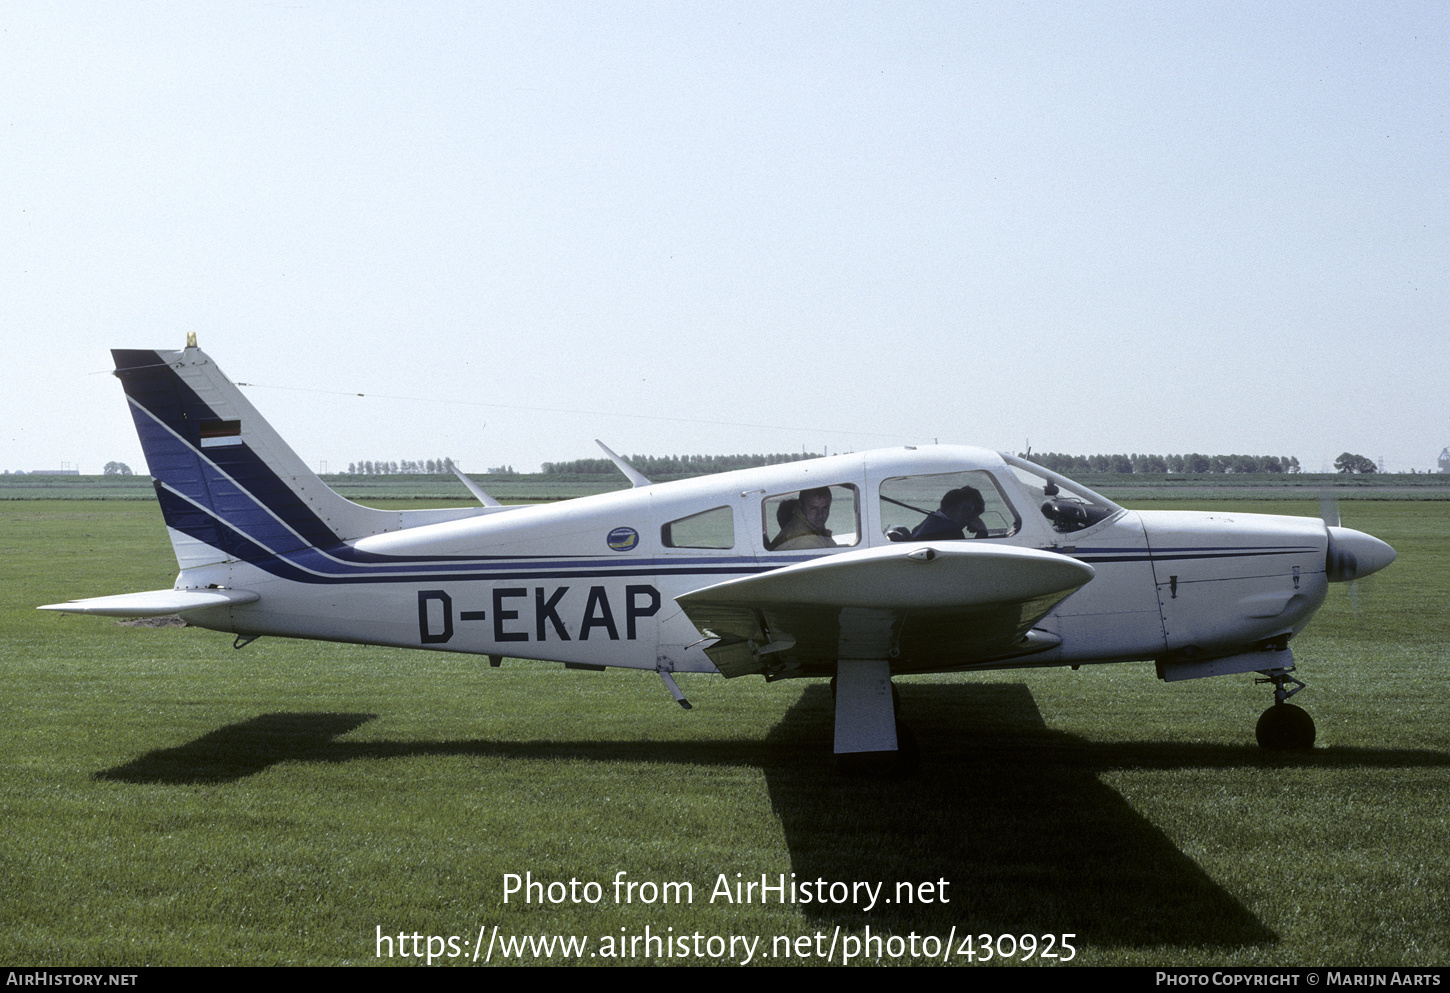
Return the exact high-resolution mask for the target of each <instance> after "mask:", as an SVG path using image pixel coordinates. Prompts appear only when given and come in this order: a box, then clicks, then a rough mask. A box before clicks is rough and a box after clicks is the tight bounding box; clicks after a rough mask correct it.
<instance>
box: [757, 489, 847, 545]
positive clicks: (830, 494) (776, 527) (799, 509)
mask: <svg viewBox="0 0 1450 993" xmlns="http://www.w3.org/2000/svg"><path fill="white" fill-rule="evenodd" d="M760 513H761V524H762V528H761V533H762V539H763V540H764V542H765V550H766V551H768V552H800V551H811V550H814V549H819V548H847V547H850V546H851V545H855V544H857V543H858V542H860V540H861V500H860V494H859V493H858V492H857V490H856V487H854V486H849V485H845V484H842V485H838V486H817V487H812V488H810V489H805V490H796V491H794V492H792V493H777V494H775V495H774V496H768V497H766V498H765V499H764V500H762V501H761V504H760Z"/></svg>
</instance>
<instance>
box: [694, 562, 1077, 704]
mask: <svg viewBox="0 0 1450 993" xmlns="http://www.w3.org/2000/svg"><path fill="white" fill-rule="evenodd" d="M1092 578H1093V569H1092V566H1090V565H1087V564H1086V563H1083V562H1079V561H1077V560H1076V559H1073V558H1069V557H1068V556H1066V555H1060V554H1057V553H1054V552H1044V551H1040V550H1038V549H1033V548H1011V547H1005V546H999V545H986V544H979V543H976V542H940V543H930V544H905V545H898V546H893V547H888V548H870V549H863V550H862V551H858V552H842V553H839V554H836V555H825V556H821V557H820V558H815V559H811V560H810V561H808V562H801V563H799V564H796V565H791V566H786V567H784V568H781V569H775V570H773V571H771V572H767V573H762V574H761V575H758V576H748V577H746V578H744V579H733V580H730V581H729V582H724V583H720V584H718V585H715V586H707V587H705V588H704V589H700V590H695V591H694V592H692V593H687V594H685V595H684V596H681V597H677V598H676V601H677V602H678V603H679V604H680V607H681V608H682V609H683V610H684V612H685V615H686V616H687V617H689V618H690V620H691V621H692V622H694V624H695V626H696V627H697V628H699V629H700V631H701V633H702V634H704V635H705V636H706V637H710V638H716V639H718V640H717V641H716V643H715V644H714V645H712V646H711V647H709V648H707V649H705V652H706V654H707V655H709V656H710V660H711V661H712V662H714V663H715V666H716V667H717V668H718V669H719V670H720V671H721V672H722V673H724V674H725V675H726V676H743V675H746V674H748V673H782V672H784V671H785V670H789V669H797V670H800V671H802V672H812V671H833V670H834V667H835V663H836V661H837V660H839V659H888V660H890V662H891V668H892V671H894V672H914V671H915V672H919V671H926V670H933V669H945V668H952V667H955V666H963V665H971V664H973V663H978V662H985V661H990V660H992V659H998V658H1010V657H1012V656H1015V655H1024V654H1028V653H1030V652H1036V651H1041V650H1043V649H1045V648H1049V647H1051V646H1052V645H1055V644H1057V639H1056V638H1055V637H1054V636H1052V635H1048V634H1046V633H1045V632H1034V631H1032V625H1033V624H1035V623H1037V621H1038V620H1039V619H1041V618H1042V616H1043V615H1044V614H1046V613H1047V612H1048V611H1049V610H1051V609H1052V608H1053V607H1054V606H1055V605H1056V604H1057V603H1058V601H1060V600H1062V599H1063V598H1064V597H1066V596H1067V595H1068V594H1070V593H1072V592H1073V591H1074V590H1076V589H1077V588H1078V587H1080V586H1082V585H1084V584H1085V583H1087V582H1088V581H1089V580H1091V579H1092Z"/></svg>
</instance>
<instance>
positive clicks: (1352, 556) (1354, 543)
mask: <svg viewBox="0 0 1450 993" xmlns="http://www.w3.org/2000/svg"><path fill="white" fill-rule="evenodd" d="M1394 560H1395V550H1394V549H1393V548H1391V547H1390V546H1389V545H1386V544H1385V543H1384V542H1383V541H1380V540H1379V539H1378V538H1376V537H1374V536H1373V535H1368V534H1365V533H1364V532H1363V531H1355V530H1353V529H1352V528H1336V527H1331V528H1330V529H1329V549H1328V551H1327V552H1326V553H1325V556H1324V572H1325V575H1326V576H1327V577H1328V578H1329V581H1330V582H1331V583H1347V582H1349V581H1350V580H1352V579H1359V578H1360V577H1361V576H1368V575H1369V574H1370V573H1372V572H1379V571H1380V570H1381V569H1383V568H1384V567H1385V566H1387V565H1389V564H1390V563H1391V562H1393V561H1394Z"/></svg>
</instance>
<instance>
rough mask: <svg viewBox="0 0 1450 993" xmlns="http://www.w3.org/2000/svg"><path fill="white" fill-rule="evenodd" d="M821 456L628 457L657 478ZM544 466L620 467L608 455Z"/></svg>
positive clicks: (566, 469) (553, 471) (558, 469)
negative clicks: (605, 457)
mask: <svg viewBox="0 0 1450 993" xmlns="http://www.w3.org/2000/svg"><path fill="white" fill-rule="evenodd" d="M820 457H821V456H820V454H819V453H816V452H789V453H788V452H777V453H775V454H773V455H630V456H626V457H625V461H626V462H628V463H629V464H630V465H632V466H634V467H635V469H636V470H638V471H639V472H640V473H642V474H643V475H645V476H648V477H650V478H651V479H653V478H654V477H655V476H686V475H688V476H708V475H711V474H713V473H717V472H730V471H731V470H733V469H752V468H754V467H756V466H761V465H779V464H781V463H782V462H799V461H801V460H802V459H818V458H820ZM543 468H544V472H545V473H547V474H549V475H564V474H568V473H582V474H586V475H594V474H598V475H603V474H606V473H611V472H617V471H618V470H616V469H615V468H614V463H613V462H611V461H609V460H608V459H574V460H573V461H572V462H545V463H544V466H543Z"/></svg>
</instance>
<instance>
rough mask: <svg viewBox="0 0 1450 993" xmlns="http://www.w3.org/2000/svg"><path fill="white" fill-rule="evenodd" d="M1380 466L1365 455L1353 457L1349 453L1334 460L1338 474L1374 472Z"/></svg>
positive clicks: (1344, 453)
mask: <svg viewBox="0 0 1450 993" xmlns="http://www.w3.org/2000/svg"><path fill="white" fill-rule="evenodd" d="M1377 468H1379V467H1378V466H1376V465H1375V464H1374V460H1373V459H1369V458H1366V457H1365V456H1363V455H1351V454H1350V453H1349V452H1341V453H1340V456H1339V458H1337V459H1335V460H1334V469H1335V471H1336V472H1374V471H1375V470H1376V469H1377Z"/></svg>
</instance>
